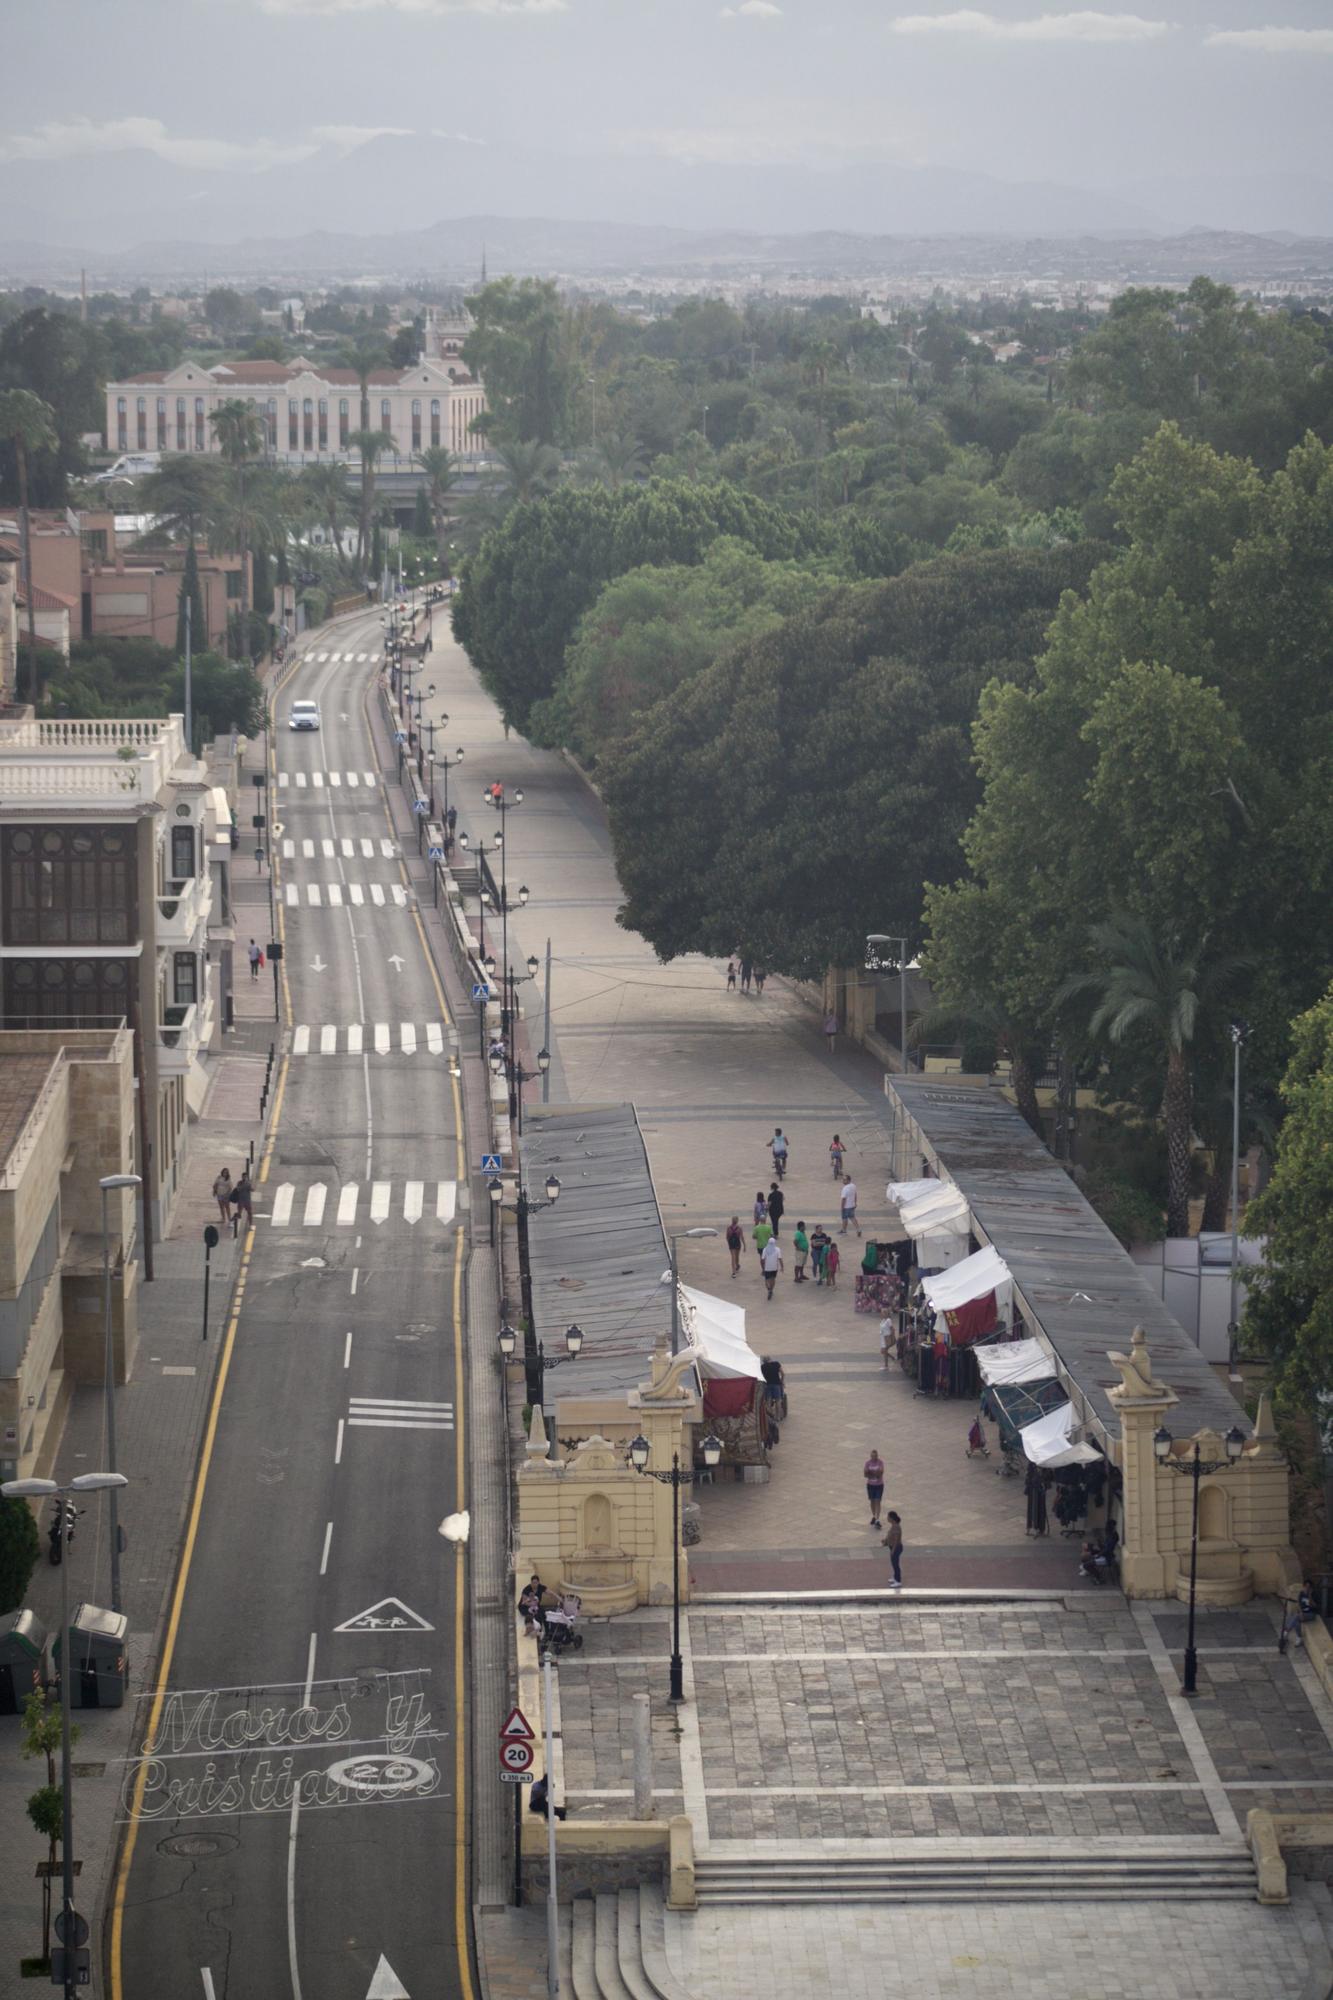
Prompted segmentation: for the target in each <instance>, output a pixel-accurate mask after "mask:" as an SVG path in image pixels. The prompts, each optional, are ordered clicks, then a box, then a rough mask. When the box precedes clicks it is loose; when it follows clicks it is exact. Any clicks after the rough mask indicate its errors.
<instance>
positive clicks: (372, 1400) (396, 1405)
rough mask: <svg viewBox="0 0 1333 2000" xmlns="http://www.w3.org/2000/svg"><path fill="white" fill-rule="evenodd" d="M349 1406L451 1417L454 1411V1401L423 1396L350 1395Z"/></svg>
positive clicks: (352, 1408) (391, 1412) (391, 1413)
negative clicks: (443, 1401)
mask: <svg viewBox="0 0 1333 2000" xmlns="http://www.w3.org/2000/svg"><path fill="white" fill-rule="evenodd" d="M347 1407H348V1408H349V1409H350V1410H384V1411H385V1412H386V1413H387V1414H390V1415H393V1414H398V1415H401V1414H402V1413H403V1412H404V1411H406V1410H419V1411H420V1413H421V1414H422V1416H425V1415H427V1414H428V1413H430V1412H434V1414H435V1415H436V1416H441V1417H451V1416H452V1415H453V1413H454V1406H453V1404H452V1403H440V1402H436V1401H435V1400H434V1399H432V1398H429V1397H423V1398H422V1399H421V1401H420V1402H418V1400H417V1399H416V1397H415V1396H349V1397H348V1399H347Z"/></svg>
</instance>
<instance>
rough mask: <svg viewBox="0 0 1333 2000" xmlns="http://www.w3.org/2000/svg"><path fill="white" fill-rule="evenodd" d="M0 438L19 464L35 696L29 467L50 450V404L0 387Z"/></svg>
mask: <svg viewBox="0 0 1333 2000" xmlns="http://www.w3.org/2000/svg"><path fill="white" fill-rule="evenodd" d="M0 438H5V439H7V440H8V442H9V445H10V447H11V449H12V451H13V453H14V460H15V463H16V465H17V467H18V487H19V539H20V541H21V543H22V547H23V582H24V589H25V591H26V593H27V599H28V656H29V662H30V671H31V674H32V678H33V684H32V688H31V690H30V692H31V694H32V697H33V699H34V700H36V698H37V676H38V665H37V600H36V594H35V592H34V590H33V576H32V526H31V521H30V518H29V514H28V466H29V463H30V462H31V460H32V458H33V456H34V454H35V453H37V452H42V451H46V452H53V451H54V450H55V449H56V447H57V444H58V443H59V439H58V438H57V436H56V426H55V413H54V411H53V410H52V408H51V406H50V404H49V403H44V402H43V401H42V399H41V397H40V396H34V395H33V394H32V393H31V392H30V391H29V390H27V389H0Z"/></svg>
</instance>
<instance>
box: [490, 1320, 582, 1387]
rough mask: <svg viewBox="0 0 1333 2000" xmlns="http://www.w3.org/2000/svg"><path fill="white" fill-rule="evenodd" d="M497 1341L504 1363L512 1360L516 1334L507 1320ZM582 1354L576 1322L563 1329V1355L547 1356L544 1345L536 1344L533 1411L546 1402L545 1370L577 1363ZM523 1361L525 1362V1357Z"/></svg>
mask: <svg viewBox="0 0 1333 2000" xmlns="http://www.w3.org/2000/svg"><path fill="white" fill-rule="evenodd" d="M498 1339H499V1343H500V1353H501V1355H502V1356H503V1357H504V1359H505V1360H506V1361H512V1360H513V1358H514V1349H515V1348H516V1347H517V1346H518V1334H517V1333H516V1332H515V1330H514V1328H513V1327H512V1326H510V1324H509V1322H508V1320H506V1321H505V1323H504V1325H503V1326H502V1327H501V1328H500V1332H499V1335H498ZM582 1352H583V1328H582V1327H581V1326H580V1325H579V1323H578V1321H577V1320H575V1321H574V1322H573V1324H572V1325H570V1326H567V1327H566V1328H565V1351H564V1353H563V1354H548V1353H547V1352H546V1347H545V1344H544V1343H543V1342H542V1341H540V1340H539V1341H538V1342H537V1400H536V1402H535V1403H534V1404H533V1406H532V1407H533V1408H534V1409H538V1408H540V1407H541V1406H542V1405H543V1404H544V1403H545V1401H546V1371H547V1369H548V1368H560V1367H562V1366H563V1364H564V1363H565V1362H566V1361H577V1360H578V1358H579V1356H580V1354H582ZM524 1359H525V1362H526V1356H525V1357H524Z"/></svg>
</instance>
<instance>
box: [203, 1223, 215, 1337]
mask: <svg viewBox="0 0 1333 2000" xmlns="http://www.w3.org/2000/svg"><path fill="white" fill-rule="evenodd" d="M217 1241H218V1233H217V1230H216V1229H215V1228H214V1227H213V1224H212V1223H211V1222H210V1223H209V1224H208V1225H207V1227H206V1228H205V1230H204V1330H203V1333H202V1334H201V1335H200V1339H201V1340H207V1339H208V1280H209V1275H210V1272H211V1270H212V1263H213V1252H214V1250H215V1249H216V1248H217Z"/></svg>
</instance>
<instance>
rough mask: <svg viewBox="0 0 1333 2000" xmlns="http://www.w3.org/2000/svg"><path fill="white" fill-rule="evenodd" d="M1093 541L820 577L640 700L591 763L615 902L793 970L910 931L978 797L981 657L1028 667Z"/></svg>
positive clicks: (662, 943)
mask: <svg viewBox="0 0 1333 2000" xmlns="http://www.w3.org/2000/svg"><path fill="white" fill-rule="evenodd" d="M1095 561H1096V552H1095V551H1093V550H1091V549H1089V548H1087V547H1072V548H1065V549H1059V550H1049V551H1038V552H1028V551H1018V550H1012V551H1011V550H1000V551H993V552H987V553H984V554H980V555H974V556H958V557H945V558H942V559H940V560H939V561H938V562H935V563H932V564H929V565H924V566H921V567H919V568H917V569H915V570H912V571H909V572H907V573H906V574H905V575H903V576H901V577H897V578H894V579H893V580H891V581H890V582H887V583H880V584H863V585H846V586H843V587H842V588H841V589H838V590H834V591H832V592H828V593H825V594H823V595H820V596H819V597H817V598H816V599H815V601H814V602H813V603H812V604H811V605H810V607H809V608H808V609H806V610H804V611H802V612H800V613H798V614H797V615H795V616H793V617H790V618H788V619H787V620H785V621H784V622H783V623H782V624H781V625H779V626H777V627H776V628H775V629H774V630H772V631H770V632H768V633H766V634H763V635H761V636H760V637H758V638H756V639H754V640H752V641H751V642H750V643H749V644H747V645H743V646H741V647H739V648H738V649H737V650H735V651H733V652H731V653H729V654H726V655H724V656H723V657H722V658H721V659H719V660H718V661H717V662H716V663H715V664H714V665H713V666H712V667H710V668H708V669H706V670H705V671H704V672H703V673H700V674H696V675H695V676H694V677H693V678H692V679H690V680H688V681H686V682H685V683H684V684H683V685H682V686H681V687H680V688H679V689H678V691H677V692H676V693H675V694H674V695H672V696H671V697H669V698H668V699H667V700H665V701H662V702H659V703H658V704H657V706H656V707H654V708H652V709H650V710H649V711H648V712H647V713H646V714H645V715H644V716H643V717H642V718H641V720H640V722H639V724H638V726H637V727H636V728H635V729H634V730H633V731H631V733H630V735H629V736H628V737H627V738H626V739H625V741H624V743H623V745H621V746H619V747H618V748H617V749H616V750H615V751H614V752H613V753H611V754H609V755H608V757H607V759H606V762H605V764H604V766H603V771H602V777H603V785H604V791H605V796H606V799H607V803H608V807H609V810H610V817H611V831H612V837H613V839H614V841H615V848H616V863H617V868H618V871H619V875H620V880H621V883H622V885H623V886H624V889H625V892H626V901H625V906H624V908H623V910H622V911H621V916H620V921H621V922H622V923H623V924H624V925H625V926H626V928H628V929H631V930H635V931H638V932H640V933H641V934H642V935H643V936H644V937H646V938H647V939H648V941H649V942H650V943H651V944H652V945H653V946H654V947H655V949H656V950H657V952H658V954H659V955H660V956H661V957H663V958H671V957H674V956H676V955H677V954H678V953H680V952H684V951H707V952H716V953H722V952H727V951H730V950H732V949H733V948H734V947H737V946H739V947H741V948H742V949H745V950H746V951H748V952H749V953H750V954H751V955H752V956H753V957H754V958H755V959H756V960H757V961H758V962H759V963H762V964H765V965H767V966H769V967H771V968H772V969H774V970H778V971H785V972H789V973H792V974H794V975H797V976H800V977H807V978H808V977H814V976H816V975H817V974H818V973H820V972H821V971H822V970H823V968H824V967H825V966H826V965H828V964H846V963H848V962H849V961H854V960H856V959H859V957H860V956H861V954H862V952H863V949H864V940H865V935H866V933H867V932H868V931H872V930H887V929H892V930H895V931H898V930H902V931H904V932H906V933H907V934H908V935H909V937H915V936H916V935H917V934H918V933H919V928H920V915H921V895H922V885H923V883H924V882H926V881H928V880H929V879H930V877H931V876H932V875H939V874H952V873H954V872H956V869H957V864H958V859H959V839H960V836H961V834H962V832H963V829H964V827H965V826H966V824H967V819H968V815H969V812H970V811H971V808H972V805H973V803H974V802H975V799H976V796H977V784H976V778H975V775H974V772H973V767H972V757H971V741H970V732H971V725H972V720H973V717H974V715H975V712H976V702H977V696H978V693H979V691H980V689H981V687H982V685H983V683H984V682H985V681H986V680H987V679H988V678H989V677H990V676H991V675H992V674H994V673H996V672H1000V673H1010V674H1012V675H1014V676H1015V677H1016V678H1018V679H1020V680H1026V679H1028V678H1029V677H1030V675H1031V672H1032V660H1033V657H1034V655H1035V654H1036V652H1037V651H1038V650H1039V648H1040V646H1041V643H1042V638H1043V634H1044V632H1045V630H1046V627H1047V624H1048V623H1049V621H1050V618H1051V615H1052V613H1053V612H1054V610H1055V607H1056V605H1057V604H1058V602H1059V600H1060V595H1061V592H1062V591H1064V590H1066V589H1068V588H1071V587H1073V588H1077V587H1079V586H1081V585H1082V584H1084V583H1085V582H1086V580H1087V577H1088V574H1089V572H1090V570H1091V569H1092V567H1093V565H1094V564H1095Z"/></svg>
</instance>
